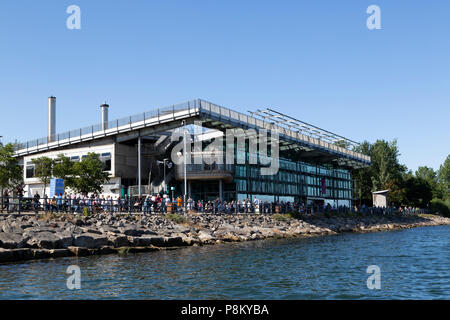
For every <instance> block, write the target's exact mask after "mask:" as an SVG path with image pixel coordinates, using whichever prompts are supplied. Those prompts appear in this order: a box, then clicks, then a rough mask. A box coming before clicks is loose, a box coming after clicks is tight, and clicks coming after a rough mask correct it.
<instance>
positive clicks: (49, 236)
mask: <svg viewBox="0 0 450 320" xmlns="http://www.w3.org/2000/svg"><path fill="white" fill-rule="evenodd" d="M29 237H30V239H29V240H28V241H27V244H28V245H29V246H30V247H31V248H41V249H57V248H61V247H62V241H61V238H60V237H58V236H57V235H56V234H55V233H51V232H48V231H44V232H35V233H31V234H29Z"/></svg>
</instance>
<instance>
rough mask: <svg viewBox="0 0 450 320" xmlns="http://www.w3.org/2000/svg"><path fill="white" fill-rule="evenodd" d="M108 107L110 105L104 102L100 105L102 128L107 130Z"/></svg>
mask: <svg viewBox="0 0 450 320" xmlns="http://www.w3.org/2000/svg"><path fill="white" fill-rule="evenodd" d="M108 108H109V105H108V104H106V103H104V104H102V105H101V106H100V109H101V112H102V130H103V131H105V130H106V129H108Z"/></svg>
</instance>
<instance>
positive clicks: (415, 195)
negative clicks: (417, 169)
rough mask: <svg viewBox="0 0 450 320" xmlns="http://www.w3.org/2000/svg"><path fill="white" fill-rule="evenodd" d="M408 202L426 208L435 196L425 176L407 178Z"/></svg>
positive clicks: (406, 191)
mask: <svg viewBox="0 0 450 320" xmlns="http://www.w3.org/2000/svg"><path fill="white" fill-rule="evenodd" d="M405 193H406V199H405V200H406V204H408V205H410V206H414V207H420V208H426V207H428V205H429V204H430V201H431V199H432V198H433V192H432V189H431V186H430V184H429V183H428V182H427V181H426V180H425V179H423V178H418V177H415V176H412V175H411V176H409V177H407V178H406V180H405Z"/></svg>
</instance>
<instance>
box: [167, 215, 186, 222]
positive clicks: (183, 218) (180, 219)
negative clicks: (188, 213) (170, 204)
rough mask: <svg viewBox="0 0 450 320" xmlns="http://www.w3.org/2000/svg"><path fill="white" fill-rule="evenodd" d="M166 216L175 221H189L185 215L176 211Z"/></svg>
mask: <svg viewBox="0 0 450 320" xmlns="http://www.w3.org/2000/svg"><path fill="white" fill-rule="evenodd" d="M165 218H166V219H167V220H170V221H172V222H175V223H186V221H187V220H186V218H185V217H183V216H181V215H179V214H176V213H169V214H168V215H166V216H165Z"/></svg>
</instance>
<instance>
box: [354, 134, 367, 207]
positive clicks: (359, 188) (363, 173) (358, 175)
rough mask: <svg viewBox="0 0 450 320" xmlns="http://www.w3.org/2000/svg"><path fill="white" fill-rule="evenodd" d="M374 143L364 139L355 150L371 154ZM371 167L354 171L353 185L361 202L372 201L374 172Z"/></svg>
mask: <svg viewBox="0 0 450 320" xmlns="http://www.w3.org/2000/svg"><path fill="white" fill-rule="evenodd" d="M371 147H372V145H371V144H370V143H369V142H368V141H364V142H363V143H361V144H360V145H359V146H358V147H356V148H355V149H354V151H355V152H359V153H362V154H364V155H367V156H370V149H371ZM371 171H372V170H371V168H370V167H369V168H363V169H357V170H353V171H352V177H353V186H354V191H355V196H356V197H357V198H358V199H359V204H360V205H362V204H363V203H364V204H366V205H370V204H371V203H372V172H371Z"/></svg>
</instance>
